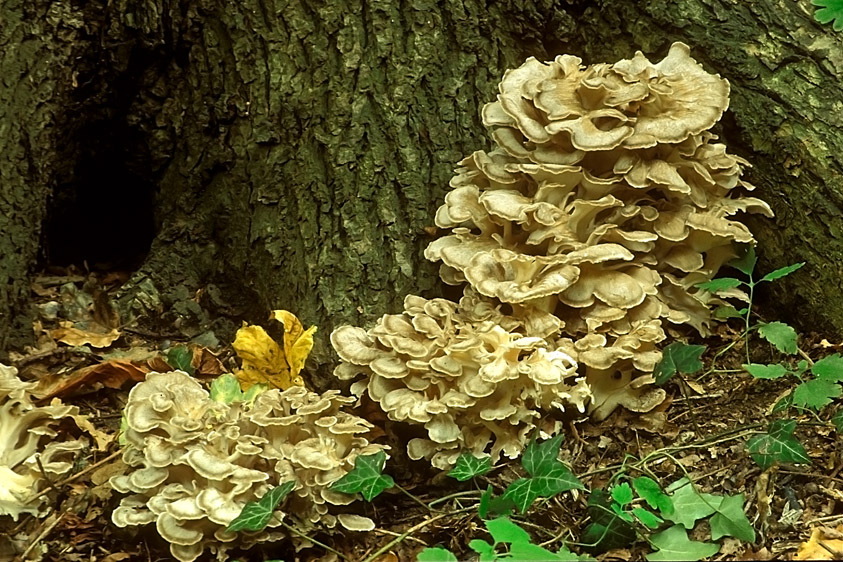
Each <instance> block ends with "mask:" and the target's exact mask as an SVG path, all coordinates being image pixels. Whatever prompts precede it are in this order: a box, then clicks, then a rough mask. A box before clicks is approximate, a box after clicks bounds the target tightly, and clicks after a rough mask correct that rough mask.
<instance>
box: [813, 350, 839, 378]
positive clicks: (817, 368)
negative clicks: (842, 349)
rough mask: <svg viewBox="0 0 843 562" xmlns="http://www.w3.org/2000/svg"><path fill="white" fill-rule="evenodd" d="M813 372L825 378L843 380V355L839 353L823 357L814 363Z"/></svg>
mask: <svg viewBox="0 0 843 562" xmlns="http://www.w3.org/2000/svg"><path fill="white" fill-rule="evenodd" d="M811 372H812V373H814V374H815V375H816V376H818V377H819V378H821V379H824V380H829V381H834V382H840V381H843V357H841V356H840V354H839V353H835V354H834V355H829V356H828V357H823V358H822V359H820V360H819V361H817V362H816V363H814V366H813V367H811Z"/></svg>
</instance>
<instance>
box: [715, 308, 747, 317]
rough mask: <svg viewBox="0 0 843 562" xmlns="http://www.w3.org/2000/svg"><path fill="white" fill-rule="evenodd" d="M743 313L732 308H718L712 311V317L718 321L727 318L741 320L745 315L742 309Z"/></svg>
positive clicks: (744, 310)
mask: <svg viewBox="0 0 843 562" xmlns="http://www.w3.org/2000/svg"><path fill="white" fill-rule="evenodd" d="M742 310H743V312H741V311H740V310H735V307H733V306H718V307H717V308H715V309H714V317H715V318H719V319H720V320H725V319H727V318H743V315H744V314H746V309H745V308H744V309H742Z"/></svg>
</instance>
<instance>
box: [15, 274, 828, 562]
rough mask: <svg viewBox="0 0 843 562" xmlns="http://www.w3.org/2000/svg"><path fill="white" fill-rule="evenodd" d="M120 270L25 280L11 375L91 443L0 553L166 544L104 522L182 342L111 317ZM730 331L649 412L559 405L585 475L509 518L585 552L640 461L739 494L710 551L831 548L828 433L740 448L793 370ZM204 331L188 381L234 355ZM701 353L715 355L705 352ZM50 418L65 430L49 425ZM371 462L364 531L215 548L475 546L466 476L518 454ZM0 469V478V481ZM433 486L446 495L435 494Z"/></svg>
mask: <svg viewBox="0 0 843 562" xmlns="http://www.w3.org/2000/svg"><path fill="white" fill-rule="evenodd" d="M124 280H125V276H121V275H84V274H79V273H76V272H73V271H70V272H65V273H64V274H61V275H42V276H40V277H38V278H37V279H36V281H35V283H34V287H33V288H34V292H35V295H36V296H35V298H36V304H37V306H38V308H39V310H40V311H41V319H40V320H39V321H38V322H37V323H36V325H35V326H34V329H35V331H36V334H37V336H38V343H37V345H36V346H35V347H33V348H30V349H26V350H19V352H18V353H15V354H13V355H12V365H13V366H15V367H17V369H18V370H19V376H20V378H22V379H23V380H27V381H37V382H38V386H37V387H36V391H35V392H33V395H34V396H35V397H36V398H38V401H37V403H38V404H45V403H48V402H49V401H50V400H51V399H52V398H55V397H58V398H60V399H61V400H62V401H64V402H65V403H67V404H73V405H75V406H78V408H79V410H80V412H81V413H82V414H85V415H87V416H89V419H90V420H91V421H92V422H93V426H92V427H89V428H87V430H86V431H85V433H86V434H87V437H88V438H89V440H90V441H91V442H92V444H93V445H92V447H90V449H89V450H88V452H87V453H86V454H85V455H83V457H81V458H78V459H77V463H76V467H75V469H74V471H73V473H72V474H70V475H69V476H67V477H65V478H63V479H62V480H60V481H54V482H51V483H50V485H49V488H46V489H45V494H46V497H47V498H48V501H47V503H46V504H45V510H44V511H45V513H44V515H43V516H42V517H35V516H32V515H28V514H25V515H23V516H22V517H21V518H20V519H19V520H18V521H12V520H11V518H10V517H0V560H21V561H22V560H44V561H57V562H58V561H62V562H81V561H91V562H94V561H98V562H118V561H122V560H139V561H140V560H145V561H155V560H172V557H171V555H170V553H169V551H168V550H167V545H166V544H165V543H164V541H163V540H162V539H161V538H160V537H159V536H158V535H157V533H156V531H155V529H154V526H152V525H149V526H147V527H146V528H130V529H119V528H117V527H115V526H114V525H113V524H112V523H111V512H112V511H113V510H114V509H115V507H116V506H117V504H118V503H119V500H120V494H118V493H117V492H114V491H113V490H112V489H111V488H110V486H109V485H108V478H109V477H111V476H113V475H116V474H121V473H123V472H124V471H125V470H126V466H125V464H123V462H122V460H121V458H120V451H119V445H118V441H117V435H118V431H119V427H120V422H121V412H122V407H123V405H124V404H125V403H126V400H127V395H128V391H129V390H130V388H131V386H132V385H133V384H135V383H136V382H138V381H140V380H143V377H144V375H145V373H146V372H148V371H151V370H170V365H168V363H167V361H168V360H169V361H171V362H172V359H173V355H172V354H171V353H168V351H169V350H170V349H172V348H173V347H174V346H176V345H177V344H180V343H187V342H179V341H178V335H176V336H175V338H174V337H173V334H167V333H156V332H155V331H154V330H152V331H150V330H145V331H144V330H139V329H131V328H126V327H125V326H121V325H120V324H119V320H118V319H117V318H115V314H114V312H113V309H112V308H111V306H110V303H109V295H111V294H112V293H113V292H114V291H115V290H116V289H117V288H118V287H119V286H120V283H121V282H122V281H124ZM732 322H735V323H736V324H739V322H737V321H732ZM739 337H740V326H739V325H736V326H735V327H734V328H733V327H730V326H729V325H726V324H724V325H721V326H720V327H719V329H718V333H717V335H716V336H714V337H712V338H709V340H708V341H704V342H700V341H695V342H692V343H701V344H706V345H707V351H706V352H705V354H704V355H703V358H702V359H703V363H704V365H705V369H704V371H703V372H701V373H697V374H695V375H692V376H685V377H684V378H683V379H681V380H680V379H679V378H678V377H677V378H674V379H673V380H671V381H670V382H669V383H667V385H666V386H665V388H666V390H667V393H668V400H667V401H666V402H665V403H663V404H662V405H661V406H660V407H658V408H657V409H656V410H655V411H653V412H650V413H649V414H643V415H642V414H633V413H630V412H628V411H625V410H622V409H620V410H618V411H615V412H614V413H613V414H612V415H611V416H610V417H609V418H608V419H606V420H604V421H601V422H594V421H590V420H588V419H581V420H579V419H578V420H569V421H568V422H567V428H566V432H565V433H566V438H565V440H564V442H563V443H562V446H561V447H562V448H561V453H560V456H559V458H560V459H561V460H562V461H563V462H564V463H566V464H567V465H568V466H569V467H570V469H571V470H572V471H573V473H574V475H576V476H577V477H578V478H579V479H580V481H581V482H582V484H583V485H584V487H585V489H586V490H585V491H573V492H572V491H568V492H563V493H561V494H558V495H555V496H554V497H551V498H549V499H544V500H540V501H539V502H537V503H536V504H535V505H533V506H532V507H531V508H530V509H529V510H528V511H527V512H526V514H524V515H513V516H512V520H513V521H514V522H516V523H517V524H518V525H520V526H521V527H522V528H524V529H525V530H527V531H528V532H529V534H530V535H531V538H532V541H533V543H534V544H537V545H542V546H544V547H546V548H549V549H551V550H554V551H556V550H557V549H559V548H560V547H562V546H563V545H567V546H568V548H570V549H571V550H572V551H574V552H577V553H586V552H587V551H588V549H587V548H584V547H582V546H581V545H578V543H577V541H579V540H580V539H581V538H582V536H583V532H584V530H585V529H586V527H587V526H588V525H589V522H590V518H589V510H588V505H587V500H588V497H589V494H588V492H587V491H593V490H598V489H605V488H607V487H608V486H612V485H618V484H620V483H622V482H628V481H631V480H632V479H634V478H637V477H640V476H648V477H650V478H653V479H654V480H656V481H657V482H659V484H660V485H662V486H663V487H664V486H667V485H668V484H670V483H672V482H675V481H676V480H678V479H679V478H681V477H682V476H686V475H687V476H688V477H689V478H690V479H691V480H692V481H694V482H695V483H696V485H697V486H698V490H699V491H700V492H704V493H710V494H716V495H720V496H730V497H732V496H738V495H742V499H743V504H742V505H743V511H744V513H745V514H746V516H747V517H748V520H749V521H750V522H751V523H752V526H753V528H754V531H755V541H754V543H750V542H747V541H742V540H739V539H738V538H734V537H729V536H726V537H724V538H720V539H719V540H717V541H716V543H717V544H718V546H719V552H718V553H717V554H715V555H714V556H713V557H712V559H714V560H770V559H791V558H792V557H793V556H794V555H795V554H796V552H797V549H799V547H800V545H802V544H803V543H805V542H806V541H807V540H808V539H809V537H810V536H811V535H812V533H813V534H814V550H813V551H810V552H809V551H807V550H804V549H805V548H807V547H805V546H803V550H804V552H803V553H802V557H803V558H802V559H807V558H817V557H821V556H827V558H826V559H833V558H834V557H835V555H837V554H839V553H840V551H841V550H843V546H841V545H843V541H840V540H839V539H841V538H843V533H841V532H840V530H843V526H842V527H840V530H835V528H836V527H837V525H839V524H840V523H843V478H841V477H840V475H839V473H840V470H841V468H843V455H841V446H840V443H841V441H840V439H839V438H838V436H837V433H836V432H835V429H834V426H833V425H832V424H831V423H828V422H823V421H822V420H821V419H820V418H819V417H818V416H816V415H812V414H810V413H808V414H803V415H800V416H796V417H795V418H794V419H797V421H799V425H798V426H797V429H796V433H795V437H796V438H797V439H798V441H800V442H801V443H802V445H804V447H805V450H806V451H807V454H808V455H809V456H810V458H811V463H810V464H807V463H806V464H794V463H781V464H778V463H774V464H773V465H772V466H771V467H770V468H768V469H767V470H762V469H761V468H760V467H759V466H758V464H757V463H756V462H755V461H754V460H753V458H752V456H751V455H750V454H749V453H748V451H747V447H746V443H747V440H748V439H750V438H752V437H753V436H756V435H759V434H762V433H763V432H764V431H766V428H767V425H768V424H769V422H770V421H772V420H774V419H776V418H781V415H780V414H772V413H771V410H772V407H773V406H774V404H776V403H777V402H778V400H779V399H780V398H781V397H782V396H784V395H785V394H786V393H787V392H788V391H789V390H791V389H792V388H793V385H794V383H793V381H792V379H791V378H790V377H785V378H779V379H776V380H759V379H756V378H753V377H752V376H751V375H749V374H748V373H746V372H744V371H743V370H742V368H741V364H742V363H744V362H746V350H745V347H744V345H743V342H737V344H736V345H734V346H733V347H732V348H731V350H730V351H728V352H725V353H722V354H719V356H718V352H719V351H720V350H722V349H724V348H725V347H726V346H728V345H729V344H732V343H734V342H735V340H736V339H738V338H739ZM215 339H216V338H215V337H213V335H212V334H205V335H203V336H202V337H200V338H199V339H198V340H196V339H194V341H193V343H191V344H190V350H191V351H192V355H191V357H192V361H193V366H194V367H195V368H196V369H195V371H196V372H195V375H194V376H196V377H197V378H199V379H200V380H203V381H209V380H211V379H212V378H214V377H215V376H217V375H219V374H221V373H223V372H229V371H232V370H234V369H236V368H237V363H236V356H235V354H234V353H233V351H232V348H231V345H230V342H228V343H226V342H223V343H216V342H215V341H214V340H215ZM197 341H198V343H197ZM800 348H801V349H803V350H805V352H806V354H807V356H809V357H810V358H812V359H814V360H817V359H819V358H821V357H824V356H826V355H828V354H830V353H833V352H835V351H837V348H838V346H837V345H834V344H831V343H829V342H827V341H825V340H824V339H822V337H821V336H818V335H802V336H800ZM774 355H776V352H775V351H774V350H773V349H772V346H770V345H769V344H766V342H762V341H755V342H753V357H752V359H753V362H759V363H764V362H766V361H768V360H770V358H771V357H773V356H774ZM714 357H717V361H716V364H713V363H712V360H713V358H714ZM305 374H306V373H305ZM824 419H825V418H824ZM0 429H2V428H0ZM383 429H385V430H386V431H387V432H388V431H389V428H383ZM61 431H62V432H64V431H67V432H73V431H75V432H76V434H78V433H79V431H78V430H75V429H74V428H72V427H70V426H64V425H63V426H62V429H61ZM61 437H62V435H61V434H60V435H59V438H61ZM0 453H2V451H0ZM0 460H2V454H0ZM386 472H387V473H389V474H391V475H392V476H393V477H394V478H395V480H396V482H397V483H398V484H399V485H400V486H401V488H402V489H403V492H402V491H401V490H398V489H392V490H387V491H386V492H385V493H384V494H382V495H381V496H379V497H378V498H376V499H375V500H374V501H373V502H371V503H366V502H357V503H356V504H355V505H357V506H358V509H359V513H360V514H362V515H366V516H368V517H370V518H372V519H373V520H374V521H375V523H376V528H375V530H374V531H371V532H367V533H352V532H347V531H339V530H334V531H331V532H330V533H327V532H326V533H322V534H318V535H315V536H314V538H315V539H317V540H318V541H319V542H321V543H323V544H327V545H330V546H331V548H332V549H334V550H335V551H336V553H328V552H326V551H324V550H323V549H321V548H319V547H313V548H306V549H303V550H300V551H299V552H295V550H293V549H292V548H291V547H290V546H289V545H284V544H271V545H266V544H264V545H260V546H257V547H254V548H253V549H251V550H248V551H242V552H238V551H232V552H230V553H229V555H228V557H227V559H228V560H242V561H257V560H270V559H272V560H279V559H280V560H286V561H287V562H292V561H293V560H331V559H334V560H342V559H344V560H349V561H355V562H357V561H361V562H362V561H368V562H403V561H414V560H415V559H416V556H417V555H418V552H419V551H420V550H421V549H422V548H423V547H425V546H435V545H440V546H443V547H446V548H448V549H450V550H451V551H452V552H453V553H454V554H456V556H457V558H458V559H459V560H477V554H476V553H475V552H474V551H473V550H472V549H470V548H469V542H470V541H472V540H474V539H488V537H489V535H488V533H486V530H485V528H484V524H483V521H482V520H481V519H480V518H479V517H478V514H477V509H476V508H475V506H476V505H477V503H478V502H479V501H480V497H481V490H485V489H486V488H487V486H489V485H491V487H492V489H493V490H494V492H495V493H497V494H499V493H501V492H502V491H503V490H504V489H506V487H507V486H508V485H509V484H510V483H511V482H513V481H514V480H516V479H518V478H519V477H521V476H523V475H524V472H523V469H522V468H521V466H520V463H519V462H518V461H509V462H501V463H499V464H498V465H497V466H496V467H494V468H493V470H492V471H491V472H489V473H488V474H486V475H483V476H478V477H476V478H474V479H472V480H470V481H467V482H458V481H457V480H454V479H451V478H448V477H446V476H444V475H443V474H442V473H437V472H436V471H433V470H431V469H430V467H429V465H427V464H426V463H422V462H411V461H408V460H407V459H406V457H405V456H403V455H401V454H397V455H396V454H393V459H392V460H391V461H390V462H389V463H388V464H387V468H386ZM2 485H3V484H2V482H0V488H2ZM2 496H3V494H2V493H0V498H2ZM445 496H449V497H451V499H450V500H447V501H443V502H435V500H436V499H437V498H443V497H445ZM431 502H434V505H431ZM708 521H709V520H705V519H703V520H701V521H700V522H699V523H697V524H696V525H691V530H690V532H689V536H690V538H691V539H696V540H701V541H705V540H710V539H709V537H710V532H711V530H710V527H709V523H708ZM636 528H637V529H639V534H638V536H637V537H633V540H631V541H628V542H629V544H625V545H624V544H621V545H615V546H614V547H613V548H611V549H610V550H608V551H606V552H602V553H598V554H596V555H595V557H596V558H597V559H598V560H643V559H644V557H645V555H648V554H650V555H651V553H652V552H653V550H654V546H653V545H652V544H650V542H648V541H647V540H646V538H647V537H646V534H642V533H641V532H640V529H641V526H640V525H638V526H636ZM645 530H646V529H645ZM206 555H207V554H206ZM806 557H807V558H806ZM838 557H839V556H838ZM209 558H210V557H209ZM487 559H488V560H492V559H494V558H487ZM497 559H500V560H507V559H508V560H514V559H515V558H506V557H504V556H501V557H500V558H497ZM530 559H531V560H539V559H540V558H530ZM652 559H653V560H657V559H660V558H658V557H652ZM661 559H669V557H668V558H661ZM430 560H433V558H430Z"/></svg>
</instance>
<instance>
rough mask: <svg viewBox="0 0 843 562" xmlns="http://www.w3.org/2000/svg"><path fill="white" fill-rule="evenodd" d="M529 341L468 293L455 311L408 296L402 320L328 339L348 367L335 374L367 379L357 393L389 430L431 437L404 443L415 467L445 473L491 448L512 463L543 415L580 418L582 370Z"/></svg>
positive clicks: (513, 322)
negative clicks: (396, 425) (570, 410)
mask: <svg viewBox="0 0 843 562" xmlns="http://www.w3.org/2000/svg"><path fill="white" fill-rule="evenodd" d="M533 329H536V328H535V327H534V328H533ZM530 331H531V330H529V329H527V327H526V326H525V324H524V323H523V322H522V321H521V320H520V319H518V318H516V317H514V316H507V315H504V314H502V313H501V312H500V311H499V310H498V308H497V307H496V306H495V304H494V303H493V302H492V301H491V299H487V298H484V297H481V296H479V295H477V294H476V293H474V291H472V290H471V289H468V290H467V291H466V294H465V296H463V298H462V299H461V300H460V302H459V304H456V303H453V302H451V301H448V300H445V299H432V300H426V299H423V298H421V297H418V296H415V295H409V296H407V297H406V299H405V300H404V312H403V314H388V315H386V316H384V317H383V318H381V319H380V320H379V321H378V323H377V324H376V325H375V327H374V328H372V329H371V330H369V331H368V332H367V331H366V330H364V329H362V328H357V327H353V326H343V327H341V328H338V329H337V330H335V331H334V333H333V334H331V342H332V343H333V345H334V348H335V349H336V350H337V353H339V355H340V358H341V359H342V360H343V363H342V364H341V365H340V366H339V367H338V368H337V370H336V371H335V374H336V375H337V376H338V377H339V378H340V379H343V380H349V379H354V378H356V377H357V376H358V375H360V374H362V375H364V377H363V378H362V379H360V380H358V381H357V382H355V383H353V384H352V387H351V391H352V393H354V394H356V395H361V394H363V393H368V395H369V397H370V398H371V399H372V400H374V401H376V402H377V403H378V404H380V406H381V408H383V410H384V411H385V412H386V413H387V414H388V415H389V417H390V418H391V419H393V420H397V421H402V422H409V423H411V424H421V425H423V426H424V428H425V430H426V431H427V437H426V438H414V439H411V440H410V441H409V443H408V447H407V450H408V454H409V456H410V458H412V459H421V458H425V459H429V460H430V462H431V464H433V466H436V467H438V468H443V469H444V468H448V467H450V466H453V464H454V463H455V462H456V459H457V457H458V456H459V455H460V453H461V452H462V451H464V450H468V451H471V452H473V453H475V454H477V455H482V454H484V452H486V451H487V449H488V448H489V445H491V454H492V457H493V458H494V459H498V458H499V457H500V454H501V453H503V454H504V455H506V456H508V457H510V458H514V457H517V456H518V455H519V454H520V453H521V450H522V448H523V446H524V443H525V442H526V441H527V440H528V439H529V435H530V433H531V432H532V430H533V429H534V428H535V427H536V423H537V421H538V419H539V418H540V417H541V413H540V412H541V411H543V410H544V411H547V410H550V409H560V410H564V409H565V408H567V407H571V406H573V407H575V408H576V409H577V410H578V411H579V412H584V411H585V407H586V405H587V404H588V402H589V400H590V398H591V392H590V390H589V387H588V385H587V384H586V383H585V379H584V378H583V377H579V378H578V377H577V364H576V362H574V360H573V359H571V357H570V356H569V355H568V354H567V353H565V352H563V351H561V350H550V349H548V341H547V340H546V339H545V338H544V337H539V336H526V335H525V332H530ZM545 331H546V332H549V333H553V332H555V331H556V329H555V328H554V327H552V323H551V327H550V328H545Z"/></svg>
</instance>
